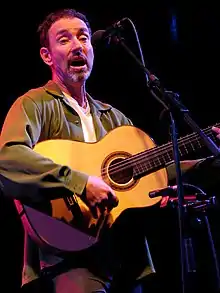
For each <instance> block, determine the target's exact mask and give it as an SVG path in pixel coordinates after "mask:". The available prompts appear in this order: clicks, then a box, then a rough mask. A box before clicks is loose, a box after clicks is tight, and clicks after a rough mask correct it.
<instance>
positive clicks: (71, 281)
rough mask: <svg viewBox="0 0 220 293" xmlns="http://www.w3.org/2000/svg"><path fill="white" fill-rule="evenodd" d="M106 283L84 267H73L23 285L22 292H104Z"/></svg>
mask: <svg viewBox="0 0 220 293" xmlns="http://www.w3.org/2000/svg"><path fill="white" fill-rule="evenodd" d="M106 288H107V285H106V284H105V283H104V282H103V281H102V280H101V279H99V278H96V277H95V276H94V275H93V274H92V273H90V272H89V271H88V270H87V269H85V268H79V269H73V270H69V271H68V272H65V273H62V274H60V275H58V276H56V277H55V278H53V279H52V280H51V279H40V278H39V279H37V280H34V281H32V282H30V283H29V284H27V285H24V286H23V287H22V289H21V292H22V293H39V292H40V293H106V292H107V291H106Z"/></svg>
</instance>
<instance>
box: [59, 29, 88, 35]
mask: <svg viewBox="0 0 220 293" xmlns="http://www.w3.org/2000/svg"><path fill="white" fill-rule="evenodd" d="M64 33H69V30H68V29H61V30H60V31H58V32H57V36H58V35H62V34H64ZM82 33H88V34H89V35H90V33H89V30H88V29H87V28H79V29H78V31H77V35H80V34H82Z"/></svg>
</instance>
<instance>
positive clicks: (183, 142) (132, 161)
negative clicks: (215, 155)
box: [111, 123, 220, 178]
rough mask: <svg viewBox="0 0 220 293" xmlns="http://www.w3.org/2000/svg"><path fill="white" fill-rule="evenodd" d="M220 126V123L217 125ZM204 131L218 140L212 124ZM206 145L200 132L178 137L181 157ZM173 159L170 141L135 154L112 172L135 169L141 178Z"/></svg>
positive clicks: (114, 166) (113, 168)
mask: <svg viewBox="0 0 220 293" xmlns="http://www.w3.org/2000/svg"><path fill="white" fill-rule="evenodd" d="M215 126H216V127H220V123H217V124H216V125H215ZM203 133H204V134H205V135H207V136H208V137H209V138H210V139H211V140H212V141H213V142H216V140H217V139H216V135H215V133H214V132H213V130H212V126H209V127H207V128H206V129H204V130H203ZM204 146H205V144H204V142H203V140H202V138H201V137H200V135H199V134H198V133H195V132H193V133H191V134H189V135H187V136H185V137H181V138H179V139H178V149H179V155H180V157H183V156H185V155H188V154H189V153H192V152H195V151H197V150H198V149H202V148H203V147H204ZM171 161H173V144H172V142H168V143H166V144H164V145H161V146H158V147H154V148H152V149H148V150H146V151H143V152H140V153H138V154H135V155H133V156H131V157H129V158H127V159H125V160H123V161H121V162H119V163H117V164H115V165H113V166H112V168H111V173H112V172H113V173H115V172H121V171H124V170H126V169H131V168H132V169H133V176H134V178H140V177H142V176H144V175H145V174H146V173H150V172H153V171H155V170H158V169H160V168H163V167H165V166H166V165H167V163H170V162H171Z"/></svg>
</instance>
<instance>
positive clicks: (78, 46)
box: [72, 37, 83, 53]
mask: <svg viewBox="0 0 220 293" xmlns="http://www.w3.org/2000/svg"><path fill="white" fill-rule="evenodd" d="M82 49H83V48H82V44H81V42H80V40H79V39H78V38H77V37H75V38H74V39H73V42H72V51H73V52H74V53H77V52H82Z"/></svg>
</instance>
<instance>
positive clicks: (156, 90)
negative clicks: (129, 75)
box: [117, 35, 220, 293]
mask: <svg viewBox="0 0 220 293" xmlns="http://www.w3.org/2000/svg"><path fill="white" fill-rule="evenodd" d="M117 42H118V43H119V44H120V45H121V46H122V47H123V48H124V49H125V50H126V51H127V52H128V53H129V55H131V56H132V58H134V59H135V61H136V62H137V64H138V65H139V66H140V67H141V68H142V69H143V71H144V72H145V76H146V83H147V87H148V89H149V91H150V93H151V94H152V96H153V97H154V98H156V100H157V101H159V102H160V103H161V104H162V105H163V107H164V108H165V110H166V111H168V112H169V113H170V117H171V130H172V143H173V153H174V162H175V168H176V176H177V177H176V180H177V194H178V202H179V204H178V220H179V241H180V267H181V268H180V269H181V292H182V293H185V292H186V289H185V288H186V287H188V284H187V276H188V274H187V266H186V247H185V245H186V243H187V241H185V239H184V237H185V231H184V222H185V221H184V217H185V212H186V211H185V210H184V207H183V203H184V195H183V186H182V176H181V168H180V160H179V150H178V144H177V129H176V125H175V119H174V116H175V114H176V113H178V114H181V115H182V116H183V119H184V120H185V121H186V122H187V124H188V125H189V126H190V127H191V128H192V129H193V131H195V132H197V133H198V134H199V135H200V137H201V138H202V140H203V142H204V144H205V145H206V146H207V147H208V149H209V150H210V151H211V152H212V153H213V155H216V156H217V155H218V154H219V153H220V148H218V147H217V146H216V145H215V144H214V142H213V141H212V140H211V139H210V138H209V137H207V136H206V135H205V134H204V132H203V131H202V130H201V129H200V128H199V126H198V125H197V124H196V123H195V121H193V119H192V118H191V117H190V115H189V110H188V109H187V108H186V107H185V106H184V105H182V104H181V102H180V100H179V96H178V94H176V93H173V92H170V91H167V90H166V89H164V88H163V87H162V86H161V84H160V81H159V79H158V78H157V77H156V76H155V75H153V74H152V73H151V72H150V71H149V70H148V69H147V68H146V67H145V66H144V64H143V63H142V62H140V61H139V59H138V58H137V57H136V56H135V54H134V53H133V52H132V51H131V50H130V49H129V48H128V47H127V46H126V44H125V43H124V40H123V38H121V37H120V35H118V36H117Z"/></svg>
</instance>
